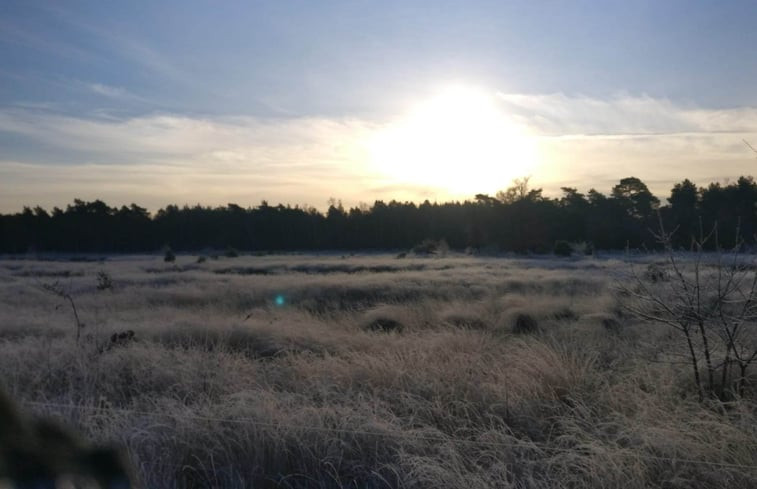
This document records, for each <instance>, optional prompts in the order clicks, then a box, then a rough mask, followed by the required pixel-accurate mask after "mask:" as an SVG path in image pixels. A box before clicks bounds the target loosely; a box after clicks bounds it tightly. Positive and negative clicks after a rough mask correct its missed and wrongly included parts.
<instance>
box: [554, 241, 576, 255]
mask: <svg viewBox="0 0 757 489" xmlns="http://www.w3.org/2000/svg"><path fill="white" fill-rule="evenodd" d="M553 252H554V254H555V255H557V256H570V255H572V254H573V247H572V246H571V245H570V243H568V242H567V241H565V240H558V241H555V247H554V249H553Z"/></svg>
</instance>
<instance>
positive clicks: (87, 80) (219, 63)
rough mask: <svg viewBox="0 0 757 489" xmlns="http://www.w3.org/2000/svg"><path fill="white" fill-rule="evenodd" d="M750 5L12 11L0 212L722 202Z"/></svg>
mask: <svg viewBox="0 0 757 489" xmlns="http://www.w3.org/2000/svg"><path fill="white" fill-rule="evenodd" d="M749 5H750V4H749V3H748V2H729V3H728V4H722V5H721V4H719V5H709V4H691V3H690V2H684V1H672V2H665V3H664V4H659V3H656V2H634V3H631V4H628V3H626V2H603V3H602V4H595V3H593V2H575V3H570V4H567V3H557V2H555V3H552V2H545V3H538V4H537V3H531V2H506V3H498V2H488V1H483V0H482V1H477V2H470V3H466V4H465V5H459V4H455V3H453V2H445V3H443V4H440V5H438V6H437V8H435V9H431V8H429V7H428V6H426V5H424V4H423V3H422V2H388V3H382V4H381V5H356V4H353V3H350V2H340V1H329V2H326V3H325V4H319V5H318V6H317V7H316V6H311V5H307V4H305V5H301V4H300V5H282V4H266V3H263V4H257V5H247V4H245V3H244V2H232V3H226V4H224V5H223V7H221V8H218V7H217V6H213V5H211V4H206V3H204V2H192V3H188V4H187V3H183V2H182V3H181V4H179V3H178V2H169V3H162V4H160V5H153V4H151V3H130V4H128V5H119V6H112V5H109V6H103V5H100V4H98V3H97V2H76V3H72V4H68V5H66V6H62V5H57V4H48V3H46V2H8V3H6V4H5V5H3V6H2V7H0V11H1V12H2V13H3V16H2V18H3V20H0V27H2V28H0V53H2V54H0V56H2V59H3V69H2V70H0V79H2V80H3V83H2V84H0V141H2V145H3V148H4V151H3V155H2V156H1V157H0V213H8V212H18V211H20V210H21V209H22V208H23V207H24V206H36V205H39V206H41V207H43V208H48V209H51V208H53V207H62V206H65V205H67V204H68V203H70V202H72V201H73V200H74V199H75V198H79V199H82V200H87V201H92V200H95V199H100V200H103V201H105V202H109V203H111V205H116V206H120V205H129V204H130V203H138V204H139V205H141V206H145V207H146V208H148V209H150V210H151V211H153V212H154V211H155V210H157V209H159V208H164V207H165V206H166V205H170V204H176V205H182V204H187V205H194V204H195V203H199V204H201V205H203V206H218V205H226V204H227V203H230V202H234V203H237V204H238V205H240V206H243V207H250V206H255V205H257V203H259V202H261V201H262V200H267V201H268V202H276V203H289V204H291V205H301V206H302V205H309V206H312V207H315V208H317V209H319V210H321V209H324V208H327V207H328V204H327V202H328V200H329V199H330V198H336V199H341V200H342V201H343V203H344V205H345V206H347V207H353V206H356V205H358V204H359V203H360V202H369V203H370V202H374V201H376V200H384V201H390V200H397V201H400V202H404V201H412V202H416V203H419V202H423V201H424V200H429V201H431V202H448V201H455V200H458V201H463V200H466V199H473V198H474V196H475V194H477V193H487V194H490V195H493V194H494V193H496V191H498V190H502V189H505V188H507V187H508V186H510V184H511V182H512V180H513V179H515V178H521V177H524V176H531V183H532V186H533V187H534V188H542V189H543V190H544V194H545V195H546V196H551V197H554V196H557V195H559V193H560V190H559V189H560V187H563V186H568V187H576V188H578V189H579V190H580V191H587V190H588V189H589V188H596V189H597V190H599V191H600V192H602V193H606V192H607V191H608V190H609V189H610V188H611V187H612V186H613V185H615V184H616V183H617V182H618V181H619V180H620V179H621V178H624V177H627V176H630V175H633V176H636V177H638V178H640V179H641V180H642V181H644V182H645V183H646V184H647V185H648V187H649V189H650V190H651V191H652V193H653V194H655V195H656V196H657V197H658V198H660V199H661V200H663V199H665V197H667V195H668V192H669V189H670V188H671V187H672V185H673V184H675V183H677V182H679V181H680V180H682V179H683V178H689V179H690V180H692V181H693V182H694V183H696V184H697V185H702V184H706V183H709V182H723V181H729V180H730V181H735V180H736V179H737V178H738V177H739V176H741V175H750V174H753V173H754V172H753V170H752V168H753V167H754V163H755V158H754V157H755V153H754V152H753V150H752V149H751V148H750V147H748V144H749V143H750V142H754V141H755V140H757V136H755V135H757V93H756V92H755V90H754V89H753V84H752V81H753V80H754V79H755V77H756V75H757V65H755V64H754V63H748V62H745V61H744V60H748V59H749V56H750V52H749V47H750V46H752V45H754V43H755V41H757V34H756V33H755V32H754V30H753V28H752V26H753V25H754V21H755V20H757V13H754V9H750V8H749ZM745 142H746V143H747V144H745Z"/></svg>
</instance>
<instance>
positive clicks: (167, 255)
mask: <svg viewBox="0 0 757 489" xmlns="http://www.w3.org/2000/svg"><path fill="white" fill-rule="evenodd" d="M163 261H164V262H166V263H172V262H174V261H176V254H175V253H174V252H173V250H172V249H171V247H170V246H166V247H165V248H164V249H163Z"/></svg>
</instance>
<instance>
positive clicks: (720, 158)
mask: <svg viewBox="0 0 757 489" xmlns="http://www.w3.org/2000/svg"><path fill="white" fill-rule="evenodd" d="M498 100H499V101H500V103H501V105H502V110H503V111H505V112H507V113H508V114H510V115H511V117H513V119H515V120H516V121H517V122H518V123H519V124H521V125H522V126H524V127H527V128H528V130H529V131H531V132H532V134H534V135H535V136H536V137H537V138H538V139H539V148H540V152H541V158H540V160H541V165H540V167H539V168H538V170H537V171H535V172H534V178H533V181H534V182H537V184H542V185H543V186H544V187H545V190H548V191H550V192H551V193H557V191H558V188H559V187H560V186H562V185H570V186H574V187H578V188H583V189H585V188H586V187H587V185H588V186H593V187H596V188H597V189H598V190H600V191H605V192H606V191H607V190H608V189H609V188H610V187H611V186H612V185H614V184H615V183H617V182H618V180H619V179H620V178H622V177H624V176H629V175H635V176H637V177H639V178H642V179H643V180H645V181H646V182H647V183H648V184H649V186H650V188H651V189H652V190H653V191H654V192H656V193H657V194H658V195H661V196H665V195H667V194H668V193H669V191H670V188H671V187H672V185H673V183H675V182H679V181H681V180H683V179H684V178H690V179H693V180H694V181H697V182H699V183H700V184H706V183H708V182H711V181H718V180H724V179H728V178H730V179H735V178H736V177H738V176H740V175H748V174H754V173H755V170H756V169H757V166H756V165H755V161H754V154H753V153H752V152H751V151H750V150H749V148H748V147H747V146H746V145H745V144H744V140H747V141H749V140H755V139H757V108H753V107H737V108H728V109H707V108H700V107H687V106H682V105H680V104H675V103H673V102H672V101H670V100H668V99H657V98H652V97H649V96H636V97H635V96H630V95H619V96H617V97H614V98H609V99H597V98H591V97H585V96H576V97H571V96H567V95H565V94H560V93H558V94H548V95H523V94H505V93H499V94H498Z"/></svg>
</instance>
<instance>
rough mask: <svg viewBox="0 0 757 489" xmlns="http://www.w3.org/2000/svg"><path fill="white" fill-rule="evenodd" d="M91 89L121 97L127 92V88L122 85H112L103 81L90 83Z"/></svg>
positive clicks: (106, 94) (102, 93)
mask: <svg viewBox="0 0 757 489" xmlns="http://www.w3.org/2000/svg"><path fill="white" fill-rule="evenodd" d="M89 89H90V90H92V91H93V92H95V93H97V94H99V95H104V96H106V97H114V98H120V97H123V96H124V95H126V94H127V92H126V90H124V89H123V88H121V87H112V86H110V85H104V84H102V83H90V84H89Z"/></svg>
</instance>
